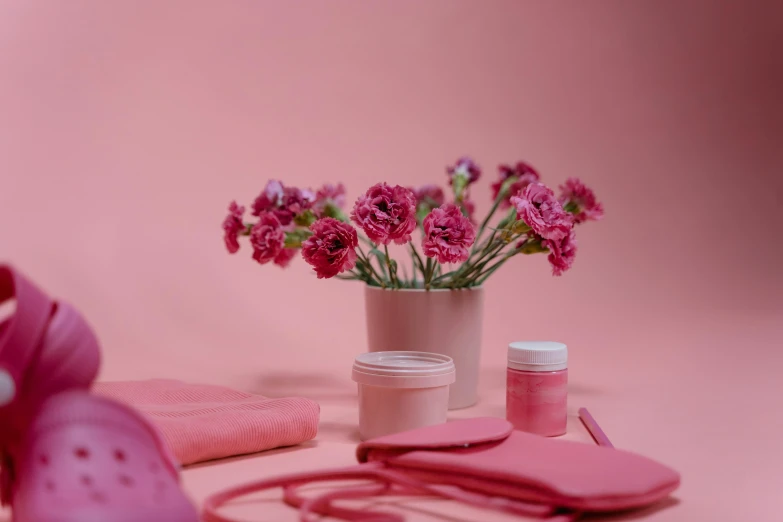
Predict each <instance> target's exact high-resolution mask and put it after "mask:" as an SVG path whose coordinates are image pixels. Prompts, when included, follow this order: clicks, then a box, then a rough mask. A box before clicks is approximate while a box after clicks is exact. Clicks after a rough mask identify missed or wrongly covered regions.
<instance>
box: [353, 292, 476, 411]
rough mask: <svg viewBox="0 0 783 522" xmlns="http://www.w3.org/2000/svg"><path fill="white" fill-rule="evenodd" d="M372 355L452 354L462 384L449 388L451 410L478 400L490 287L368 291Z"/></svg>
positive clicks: (368, 319) (366, 305)
mask: <svg viewBox="0 0 783 522" xmlns="http://www.w3.org/2000/svg"><path fill="white" fill-rule="evenodd" d="M364 295H365V310H366V315H367V341H368V346H369V351H371V352H388V351H415V352H431V353H440V354H443V355H448V356H449V357H451V358H452V359H453V360H454V366H455V367H456V371H457V380H456V382H455V383H454V384H452V385H451V387H450V390H449V409H450V410H454V409H459V408H467V407H468V406H473V405H474V404H476V402H478V374H479V362H480V356H481V329H482V324H483V315H484V289H483V288H480V287H479V288H465V289H459V290H442V289H438V290H430V291H427V290H423V289H401V290H385V289H382V288H378V287H374V286H367V287H366V288H365V292H364Z"/></svg>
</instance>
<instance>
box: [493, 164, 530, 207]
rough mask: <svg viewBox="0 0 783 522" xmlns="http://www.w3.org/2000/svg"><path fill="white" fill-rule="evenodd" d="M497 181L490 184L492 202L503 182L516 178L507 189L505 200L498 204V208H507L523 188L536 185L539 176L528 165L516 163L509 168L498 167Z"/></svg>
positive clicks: (507, 166) (505, 166) (506, 166)
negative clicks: (532, 184)
mask: <svg viewBox="0 0 783 522" xmlns="http://www.w3.org/2000/svg"><path fill="white" fill-rule="evenodd" d="M498 173H499V175H500V177H499V179H498V180H497V181H496V182H495V183H493V184H492V200H493V201H494V200H495V199H497V197H498V194H499V193H500V189H501V188H502V187H503V182H505V181H506V180H507V179H509V178H512V177H513V178H516V181H514V182H513V183H512V184H511V186H510V187H509V188H508V193H507V194H506V198H505V199H504V200H503V201H502V202H501V203H500V208H509V207H510V206H511V198H512V197H513V196H517V195H519V193H520V192H522V191H523V190H524V189H525V187H527V186H528V185H530V184H531V183H536V182H537V181H538V180H539V179H541V176H539V174H538V171H537V170H536V169H534V168H533V167H532V166H530V165H528V164H527V163H525V162H524V161H520V162H518V163H517V164H516V165H514V166H513V167H511V166H510V165H500V166H499V167H498Z"/></svg>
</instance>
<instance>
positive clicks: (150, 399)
mask: <svg viewBox="0 0 783 522" xmlns="http://www.w3.org/2000/svg"><path fill="white" fill-rule="evenodd" d="M93 389H94V391H95V392H96V393H97V394H99V395H103V396H105V397H110V398H112V399H115V400H117V401H120V402H123V403H125V404H128V405H130V406H133V407H134V408H136V409H138V410H139V411H141V412H142V413H144V414H145V415H146V416H147V418H149V419H150V420H151V421H152V423H153V424H154V425H155V426H157V428H158V429H159V430H160V431H161V433H162V434H163V436H164V438H165V439H166V442H168V444H169V447H170V448H171V450H172V452H173V453H174V455H175V456H176V457H177V459H179V461H180V462H181V463H182V464H183V465H186V464H193V463H196V462H202V461H205V460H212V459H219V458H223V457H230V456H232V455H242V454H247V453H256V452H259V451H263V450H268V449H272V448H277V447H281V446H293V445H295V444H300V443H302V442H305V441H308V440H310V439H312V438H314V437H315V435H316V433H317V432H318V416H319V413H320V408H319V406H318V404H317V403H315V402H313V401H311V400H309V399H302V398H298V397H294V398H286V399H269V398H267V397H262V396H261V395H252V394H249V393H243V392H238V391H235V390H232V389H230V388H224V387H222V386H212V385H206V384H187V383H184V382H180V381H174V380H165V379H155V380H149V381H134V382H108V383H98V384H96V385H95V387H94V388H93Z"/></svg>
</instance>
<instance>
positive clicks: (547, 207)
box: [511, 183, 574, 241]
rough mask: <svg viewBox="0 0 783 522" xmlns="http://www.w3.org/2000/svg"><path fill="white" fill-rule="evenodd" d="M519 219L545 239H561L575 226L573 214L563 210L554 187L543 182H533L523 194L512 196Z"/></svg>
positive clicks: (512, 202)
mask: <svg viewBox="0 0 783 522" xmlns="http://www.w3.org/2000/svg"><path fill="white" fill-rule="evenodd" d="M511 204H512V205H514V206H515V207H516V209H517V219H521V220H523V221H524V222H525V223H526V224H527V225H528V226H529V227H530V228H532V229H533V230H534V231H535V233H536V234H538V235H540V236H541V237H543V238H544V239H551V240H553V241H560V240H561V239H563V238H564V237H566V236H567V235H568V233H569V232H570V231H571V228H573V226H574V222H573V217H572V216H571V214H569V213H568V212H566V211H565V210H563V207H562V205H560V203H559V202H558V201H557V199H555V193H554V192H552V189H550V188H549V187H547V186H546V185H544V184H543V183H531V184H530V185H528V186H527V187H525V190H523V191H522V194H520V195H519V196H514V197H512V198H511Z"/></svg>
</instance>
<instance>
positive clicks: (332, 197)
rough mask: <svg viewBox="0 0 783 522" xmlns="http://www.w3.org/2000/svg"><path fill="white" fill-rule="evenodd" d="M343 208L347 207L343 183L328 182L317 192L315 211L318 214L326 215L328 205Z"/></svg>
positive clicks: (314, 203) (314, 204)
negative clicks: (332, 183)
mask: <svg viewBox="0 0 783 522" xmlns="http://www.w3.org/2000/svg"><path fill="white" fill-rule="evenodd" d="M330 205H331V206H333V207H335V208H339V209H342V208H343V207H345V186H344V185H343V184H342V183H338V184H337V185H330V184H326V185H324V186H323V187H321V188H320V189H318V192H316V194H315V201H314V202H313V212H315V214H316V215H317V216H319V217H320V216H324V212H326V207H327V206H330Z"/></svg>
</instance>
